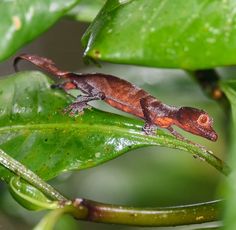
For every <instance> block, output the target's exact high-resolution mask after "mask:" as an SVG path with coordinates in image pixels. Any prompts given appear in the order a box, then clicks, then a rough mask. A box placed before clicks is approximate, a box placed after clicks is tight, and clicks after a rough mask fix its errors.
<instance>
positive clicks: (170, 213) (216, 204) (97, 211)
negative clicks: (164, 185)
mask: <svg viewBox="0 0 236 230" xmlns="http://www.w3.org/2000/svg"><path fill="white" fill-rule="evenodd" d="M221 203H222V201H219V200H217V201H211V202H206V203H200V204H193V205H183V206H175V207H164V208H149V209H147V208H146V209H144V208H143V209H141V208H133V207H124V206H117V205H110V204H102V203H98V202H94V201H91V200H84V199H76V200H75V201H74V202H73V206H72V205H71V210H70V213H71V214H72V215H73V216H74V217H75V218H77V219H80V220H87V221H92V222H100V223H110V224H125V225H132V226H178V225H186V224H188V225H189V224H200V223H205V222H211V221H216V220H218V218H219V217H220V211H219V210H220V204H221ZM67 212H68V209H67Z"/></svg>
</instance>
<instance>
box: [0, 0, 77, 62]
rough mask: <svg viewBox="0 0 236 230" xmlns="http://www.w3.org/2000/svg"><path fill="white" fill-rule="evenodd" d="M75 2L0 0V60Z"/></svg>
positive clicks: (37, 33)
mask: <svg viewBox="0 0 236 230" xmlns="http://www.w3.org/2000/svg"><path fill="white" fill-rule="evenodd" d="M78 2H79V0H68V1H63V0H59V1H58V0H56V1H55V0H52V1H48V0H41V1H30V0H21V1H17V0H12V1H9V0H1V2H0V21H1V26H0V50H1V51H0V61H1V60H4V59H6V58H8V57H9V56H10V55H12V54H14V53H15V52H16V51H17V50H18V49H19V48H21V47H22V46H23V45H24V44H26V43H28V42H30V41H31V40H33V39H34V38H36V37H37V36H39V35H40V34H42V33H43V32H45V31H46V30H47V29H48V28H50V27H51V26H52V25H53V24H54V23H55V22H56V21H57V20H58V19H60V18H61V17H62V16H63V15H64V14H65V13H66V12H67V11H68V10H69V9H71V8H72V7H73V6H74V5H75V4H76V3H78Z"/></svg>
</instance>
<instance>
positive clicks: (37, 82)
mask: <svg viewBox="0 0 236 230" xmlns="http://www.w3.org/2000/svg"><path fill="white" fill-rule="evenodd" d="M50 84H51V81H50V80H49V79H48V78H47V77H46V76H45V75H43V74H41V73H39V72H22V73H18V74H15V75H12V76H8V77H6V78H4V79H2V80H0V112H1V113H0V148H1V149H3V150H4V151H5V152H6V153H8V154H10V155H11V156H12V157H13V158H15V159H16V160H18V161H20V162H21V163H23V164H24V165H25V166H26V167H28V168H29V169H31V170H32V171H34V172H35V173H36V174H38V175H39V176H40V177H42V178H43V179H46V180H48V179H51V178H53V177H55V176H57V175H59V174H61V173H62V172H65V171H69V170H79V169H84V168H89V167H93V166H96V165H99V164H101V163H103V162H105V161H108V160H112V159H114V158H116V157H118V156H119V155H121V154H123V153H125V152H128V151H130V150H132V149H136V148H140V147H144V146H151V145H159V146H165V147H171V148H177V149H182V150H185V151H188V152H190V153H192V154H194V155H198V156H199V157H200V158H203V159H204V160H206V161H207V162H211V164H212V165H214V166H215V168H217V169H218V170H223V171H225V173H227V172H226V171H227V170H228V169H227V167H225V166H224V165H223V164H222V162H221V161H220V160H218V159H217V158H216V157H215V156H214V155H212V154H210V153H208V152H206V151H203V150H201V149H199V148H198V147H196V146H193V145H191V144H188V143H185V142H182V141H179V140H177V139H176V138H175V137H173V136H172V135H169V134H166V133H165V132H164V131H161V130H159V131H158V134H157V135H156V136H147V135H145V134H144V133H143V132H142V131H141V127H142V126H143V122H142V121H141V120H137V119H131V118H126V117H123V116H119V115H116V114H112V113H108V112H103V111H99V110H96V109H91V110H86V111H85V113H84V114H83V115H81V116H77V117H70V116H69V115H68V114H63V109H64V108H65V107H66V106H67V105H68V104H69V103H70V102H71V100H72V99H71V98H70V97H69V96H67V95H66V94H65V93H63V92H61V91H60V90H52V89H51V88H50ZM0 175H1V178H2V179H4V180H6V181H9V180H10V178H11V176H12V174H10V173H9V171H7V170H6V169H4V168H3V167H0Z"/></svg>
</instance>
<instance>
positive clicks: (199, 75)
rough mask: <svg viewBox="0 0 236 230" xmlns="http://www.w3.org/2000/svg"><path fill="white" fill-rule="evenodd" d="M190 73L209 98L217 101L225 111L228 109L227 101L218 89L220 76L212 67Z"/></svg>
mask: <svg viewBox="0 0 236 230" xmlns="http://www.w3.org/2000/svg"><path fill="white" fill-rule="evenodd" d="M190 74H191V75H192V76H193V78H194V79H195V80H196V81H197V82H198V84H199V85H200V87H201V88H202V90H203V92H204V93H205V94H206V95H207V96H208V97H209V98H211V99H213V100H216V101H218V102H219V103H220V104H221V105H222V106H223V107H224V110H225V111H229V108H230V105H229V101H228V99H227V98H226V96H225V94H224V92H223V91H222V90H221V89H220V86H219V82H220V77H219V75H218V73H217V72H216V71H215V70H214V69H206V70H196V71H193V72H190Z"/></svg>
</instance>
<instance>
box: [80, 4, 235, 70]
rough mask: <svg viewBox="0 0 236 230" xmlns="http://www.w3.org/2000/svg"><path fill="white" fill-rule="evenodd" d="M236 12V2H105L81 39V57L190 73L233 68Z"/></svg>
mask: <svg viewBox="0 0 236 230" xmlns="http://www.w3.org/2000/svg"><path fill="white" fill-rule="evenodd" d="M235 12H236V0H231V1H211V0H202V1H198V0H189V1H185V0H179V1H172V0H167V1H161V0H148V1H146V0H135V1H133V0H126V1H118V0H115V1H113V0H108V2H107V3H106V5H105V7H104V8H103V9H102V11H100V13H99V16H98V17H97V18H96V19H95V21H94V22H93V23H92V25H91V26H90V28H89V29H88V30H87V32H86V34H85V36H84V38H83V43H84V45H85V47H86V51H85V55H87V56H89V57H91V58H94V59H98V60H102V61H109V62H114V63H126V64H136V65H145V66H153V67H170V68H184V69H190V70H193V69H203V68H210V67H214V66H224V65H232V64H235V63H236V56H235V53H236V40H235V36H236V27H235V20H236V13H235ZM222 50H223V51H224V52H223V53H222Z"/></svg>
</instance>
